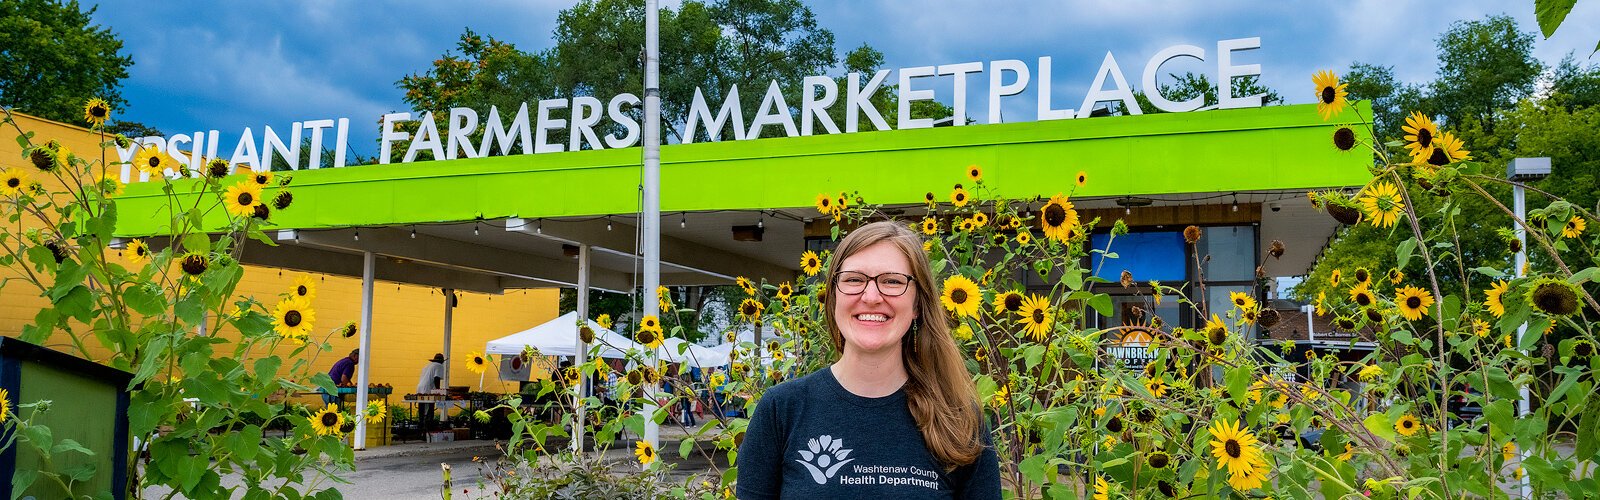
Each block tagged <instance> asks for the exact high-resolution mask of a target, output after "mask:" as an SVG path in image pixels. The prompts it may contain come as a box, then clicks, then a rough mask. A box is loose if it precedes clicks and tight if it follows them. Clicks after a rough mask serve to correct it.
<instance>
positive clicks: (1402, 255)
mask: <svg viewBox="0 0 1600 500" xmlns="http://www.w3.org/2000/svg"><path fill="white" fill-rule="evenodd" d="M1416 249H1417V239H1416V238H1415V237H1413V238H1408V239H1406V240H1405V241H1402V242H1400V246H1398V247H1395V249H1394V258H1395V267H1398V268H1400V269H1405V268H1406V263H1407V262H1411V251H1412V250H1416Z"/></svg>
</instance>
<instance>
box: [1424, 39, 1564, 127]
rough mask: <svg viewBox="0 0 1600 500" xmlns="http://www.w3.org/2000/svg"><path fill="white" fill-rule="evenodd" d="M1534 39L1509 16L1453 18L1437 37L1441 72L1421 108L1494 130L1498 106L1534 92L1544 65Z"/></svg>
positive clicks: (1452, 121) (1450, 119) (1449, 119)
mask: <svg viewBox="0 0 1600 500" xmlns="http://www.w3.org/2000/svg"><path fill="white" fill-rule="evenodd" d="M1533 40H1534V36H1533V34H1532V33H1528V32H1523V31H1520V30H1518V29H1517V21H1516V20H1515V19H1512V18H1511V17H1510V16H1504V15H1501V16H1491V17H1488V18H1485V19H1483V20H1481V21H1456V22H1454V23H1451V25H1450V29H1449V30H1447V31H1445V32H1444V34H1443V35H1440V37H1439V43H1438V48H1439V77H1438V78H1437V79H1435V80H1434V81H1433V82H1432V83H1430V84H1429V85H1428V109H1426V110H1425V113H1427V114H1430V115H1437V116H1443V117H1445V121H1446V122H1448V123H1450V124H1451V125H1452V126H1457V127H1459V126H1462V125H1465V124H1466V123H1467V122H1468V121H1470V120H1476V121H1478V122H1480V123H1483V124H1484V127H1485V128H1486V129H1489V130H1493V128H1494V123H1495V121H1496V116H1495V114H1496V112H1497V111H1498V110H1501V109H1504V108H1505V107H1506V106H1509V105H1511V104H1513V103H1515V102H1517V101H1518V100H1520V99H1522V98H1525V97H1528V96H1531V95H1533V90H1534V80H1536V79H1538V78H1539V74H1540V72H1542V71H1544V65H1543V64H1541V63H1540V62H1539V60H1538V59H1536V58H1534V57H1533Z"/></svg>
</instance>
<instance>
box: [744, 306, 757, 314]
mask: <svg viewBox="0 0 1600 500" xmlns="http://www.w3.org/2000/svg"><path fill="white" fill-rule="evenodd" d="M755 313H756V305H755V304H745V305H744V314H745V316H750V315H753V314H755Z"/></svg>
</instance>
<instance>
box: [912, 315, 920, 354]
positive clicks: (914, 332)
mask: <svg viewBox="0 0 1600 500" xmlns="http://www.w3.org/2000/svg"><path fill="white" fill-rule="evenodd" d="M920 326H922V320H921V319H912V320H911V352H917V330H918V329H919V328H918V327H920Z"/></svg>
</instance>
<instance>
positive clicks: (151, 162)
mask: <svg viewBox="0 0 1600 500" xmlns="http://www.w3.org/2000/svg"><path fill="white" fill-rule="evenodd" d="M144 163H145V164H146V165H149V166H150V168H156V167H159V166H161V158H157V157H154V156H152V157H150V159H148V160H145V162H144Z"/></svg>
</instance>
